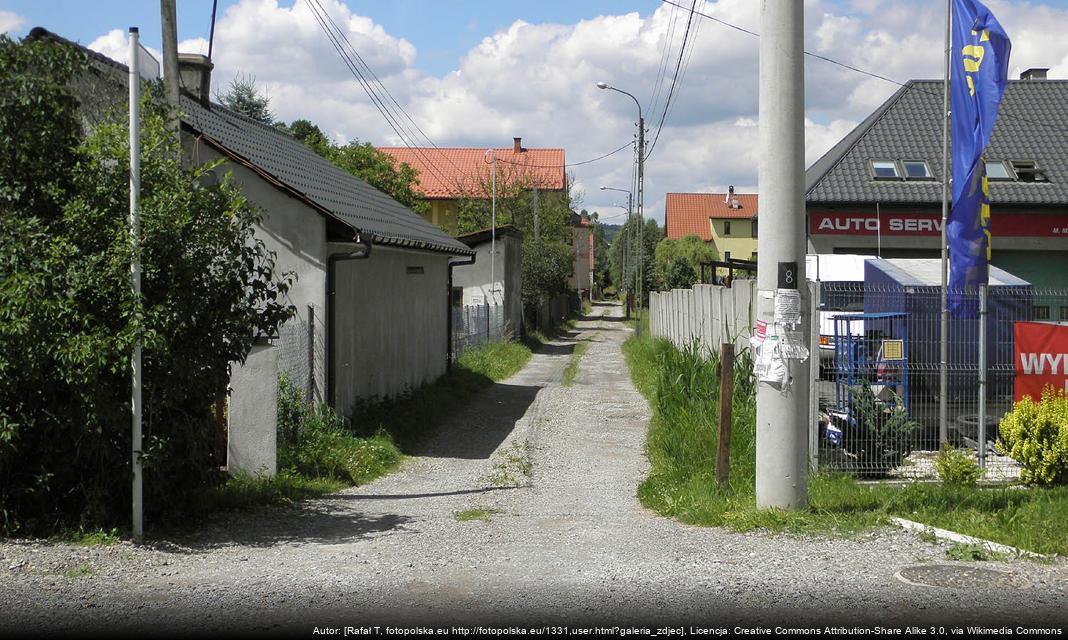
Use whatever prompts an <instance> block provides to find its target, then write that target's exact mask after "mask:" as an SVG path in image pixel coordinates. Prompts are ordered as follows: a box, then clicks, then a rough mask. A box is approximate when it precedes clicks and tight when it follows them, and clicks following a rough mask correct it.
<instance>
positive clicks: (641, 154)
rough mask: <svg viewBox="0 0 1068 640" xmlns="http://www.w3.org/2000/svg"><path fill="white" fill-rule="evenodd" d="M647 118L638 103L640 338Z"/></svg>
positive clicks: (639, 326) (639, 330) (639, 327)
mask: <svg viewBox="0 0 1068 640" xmlns="http://www.w3.org/2000/svg"><path fill="white" fill-rule="evenodd" d="M635 102H637V100H635ZM644 182H645V118H644V117H642V105H641V103H639V104H638V284H637V287H636V289H637V291H638V311H637V313H636V314H635V317H636V319H637V322H636V323H635V326H634V332H635V335H636V336H638V338H641V337H642V307H643V306H644V301H643V300H642V276H643V273H644V271H645V268H644V265H643V264H642V249H643V247H642V239H643V235H644V227H645V220H644V218H643V213H644V211H643V209H642V203H643V202H644V200H645V198H644V191H645V185H644Z"/></svg>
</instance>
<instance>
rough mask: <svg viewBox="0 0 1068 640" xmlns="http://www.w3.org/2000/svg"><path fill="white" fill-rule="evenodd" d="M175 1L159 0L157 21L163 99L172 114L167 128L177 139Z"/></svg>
mask: <svg viewBox="0 0 1068 640" xmlns="http://www.w3.org/2000/svg"><path fill="white" fill-rule="evenodd" d="M174 3H175V0H160V2H159V21H160V26H161V28H162V30H163V97H164V98H166V100H167V103H168V104H169V105H171V109H172V112H171V114H170V117H169V118H168V119H167V126H168V128H170V130H171V131H172V133H173V134H174V136H175V137H176V138H177V137H178V18H177V11H175V8H174Z"/></svg>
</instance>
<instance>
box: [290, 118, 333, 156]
mask: <svg viewBox="0 0 1068 640" xmlns="http://www.w3.org/2000/svg"><path fill="white" fill-rule="evenodd" d="M279 125H280V126H279V128H281V129H283V130H285V131H287V132H289V133H290V134H291V135H292V136H293V137H294V138H296V139H297V140H300V141H301V142H303V143H304V144H306V145H308V146H309V147H311V148H312V149H313V150H314V151H315V152H316V153H318V154H319V155H321V156H324V157H325V156H326V155H327V154H328V152H329V150H330V149H331V148H332V147H333V145H332V144H331V143H330V139H329V138H327V137H326V134H325V133H323V130H322V129H320V128H319V126H318V125H316V124H313V123H312V122H311V121H310V120H304V119H300V120H294V121H293V122H291V123H289V125H285V124H283V123H279Z"/></svg>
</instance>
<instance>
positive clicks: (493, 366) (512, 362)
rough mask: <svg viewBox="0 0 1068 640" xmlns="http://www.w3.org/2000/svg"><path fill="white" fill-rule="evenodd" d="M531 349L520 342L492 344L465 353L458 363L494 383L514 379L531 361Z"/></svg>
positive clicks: (459, 365)
mask: <svg viewBox="0 0 1068 640" xmlns="http://www.w3.org/2000/svg"><path fill="white" fill-rule="evenodd" d="M530 356H531V351H530V347H528V346H526V345H525V344H522V343H519V342H490V343H489V344H486V345H483V346H481V347H479V348H477V349H471V350H470V351H466V352H464V354H463V355H461V356H460V357H459V359H458V360H457V362H456V365H457V366H458V367H463V368H464V369H467V370H468V371H470V372H472V373H474V374H477V375H483V376H485V377H487V378H489V379H490V380H492V381H493V382H500V381H501V380H505V379H507V378H510V377H512V376H513V375H515V374H516V373H518V372H519V371H520V370H521V369H522V368H523V367H525V366H526V364H527V362H528V361H529V360H530Z"/></svg>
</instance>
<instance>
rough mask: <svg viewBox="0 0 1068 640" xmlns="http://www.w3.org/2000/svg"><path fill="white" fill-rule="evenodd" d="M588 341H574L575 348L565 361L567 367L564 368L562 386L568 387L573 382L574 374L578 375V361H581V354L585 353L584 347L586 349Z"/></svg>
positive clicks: (588, 344)
mask: <svg viewBox="0 0 1068 640" xmlns="http://www.w3.org/2000/svg"><path fill="white" fill-rule="evenodd" d="M589 346H590V343H589V342H587V341H585V340H582V341H579V342H576V343H575V350H574V351H572V352H571V359H570V360H568V362H567V368H565V369H564V386H565V387H570V386H571V385H572V384H574V383H575V376H576V375H578V368H579V362H581V361H582V356H584V355H586V349H588V348H589Z"/></svg>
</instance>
